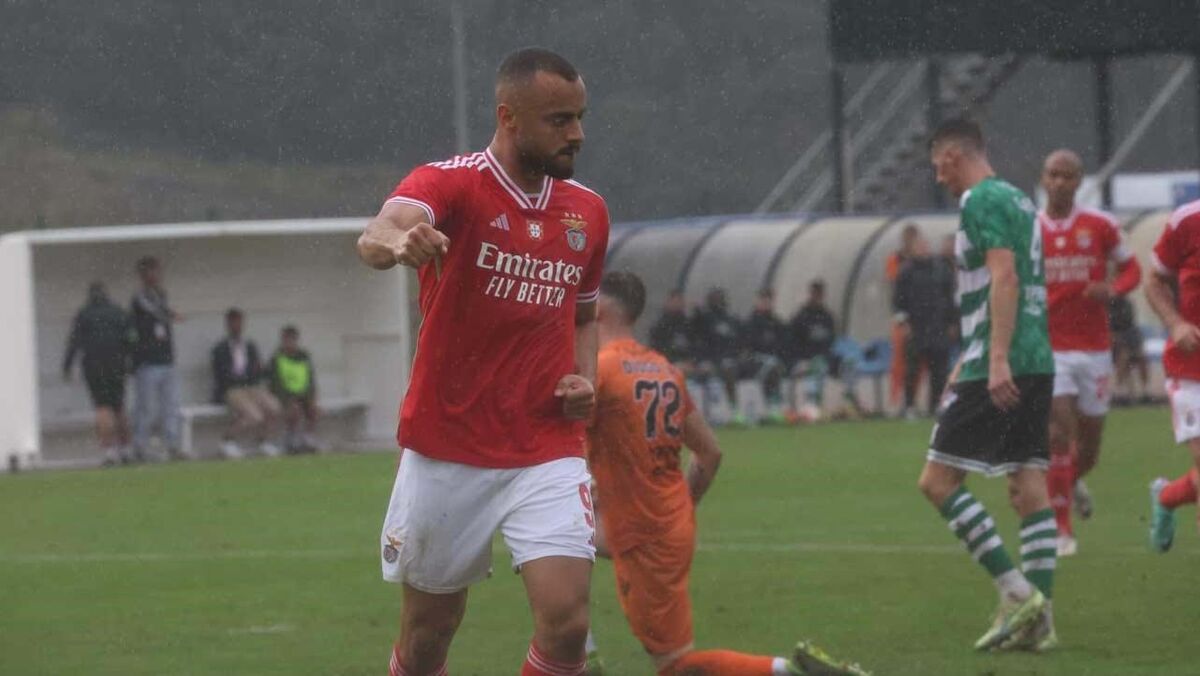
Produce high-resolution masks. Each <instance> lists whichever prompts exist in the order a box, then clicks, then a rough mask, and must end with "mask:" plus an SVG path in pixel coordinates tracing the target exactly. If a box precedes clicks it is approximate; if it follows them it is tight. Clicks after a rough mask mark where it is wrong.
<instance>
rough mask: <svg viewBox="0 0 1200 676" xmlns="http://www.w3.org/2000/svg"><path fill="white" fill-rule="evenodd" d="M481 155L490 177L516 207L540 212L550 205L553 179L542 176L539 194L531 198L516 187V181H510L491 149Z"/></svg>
mask: <svg viewBox="0 0 1200 676" xmlns="http://www.w3.org/2000/svg"><path fill="white" fill-rule="evenodd" d="M483 154H484V157H486V158H487V163H488V167H490V168H491V170H492V176H495V177H496V182H497V183H499V184H500V187H501V188H504V192H506V193H508V195H509V197H511V198H513V200H514V201H515V202H516V203H517V206H519V207H521V208H522V209H535V210H541V209H545V208H546V205H548V204H550V193H551V192H553V190H554V179H552V178H550V177H549V176H543V177H542V190H541V193H540V194H538V195H536V196H535V197H533V198H531V197H529V196H527V195H526V194H525V191H524V190H522V189H521V186H519V185H517V182H516V181H514V180H512V177H511V176H509V175H508V172H506V171H504V166H503V165H501V164H500V161H499V160H497V159H496V156H495V155H493V154H492V149H491V148H488V149H486V150H484V151H483Z"/></svg>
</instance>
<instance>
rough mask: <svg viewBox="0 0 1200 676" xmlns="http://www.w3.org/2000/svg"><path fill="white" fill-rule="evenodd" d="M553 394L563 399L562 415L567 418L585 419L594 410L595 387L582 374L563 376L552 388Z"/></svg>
mask: <svg viewBox="0 0 1200 676" xmlns="http://www.w3.org/2000/svg"><path fill="white" fill-rule="evenodd" d="M554 396H556V397H559V398H560V399H562V400H563V415H565V416H566V417H567V419H568V420H587V419H589V418H591V417H592V412H593V411H595V410H596V388H594V387H592V382H591V381H590V380H588V379H587V378H584V377H583V376H579V375H575V374H574V373H569V374H567V375H565V376H563V377H562V379H561V380H559V381H558V385H556V386H555V388H554Z"/></svg>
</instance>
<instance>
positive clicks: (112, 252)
mask: <svg viewBox="0 0 1200 676" xmlns="http://www.w3.org/2000/svg"><path fill="white" fill-rule="evenodd" d="M356 238H357V231H353V230H344V231H341V232H323V233H321V232H311V231H308V232H305V231H301V232H297V233H296V234H294V235H292V234H288V233H286V232H279V233H277V234H250V235H237V234H232V235H219V236H212V237H204V236H199V237H184V238H174V239H172V238H156V239H143V240H137V239H134V240H118V241H84V242H70V241H47V242H42V243H38V244H35V245H34V246H33V254H32V260H33V269H32V279H33V295H34V305H35V307H36V318H35V321H34V322H33V324H34V325H35V326H36V344H37V351H36V373H37V402H38V404H39V405H40V409H41V413H40V416H41V419H42V420H43V421H48V422H49V421H54V420H62V419H68V418H75V419H78V418H80V417H81V416H83V417H86V415H87V414H88V411H90V402H89V399H88V396H87V392H86V389H85V387H84V385H83V383H82V381H81V379H80V378H79V377H76V379H75V380H74V381H72V382H63V380H62V377H61V375H60V373H61V368H60V367H61V360H62V356H63V350H64V348H65V345H66V340H67V336H68V333H69V330H70V324H71V321H72V318H73V317H74V314H75V312H76V311H77V310H78V309H79V307H80V306H81V305H82V303H83V300H84V296H85V291H86V287H87V285H88V283H89V282H91V281H93V280H99V281H103V282H105V283H106V285H107V286H108V288H109V291H110V293H111V295H112V296H113V299H114V300H115V301H116V302H117V303H119V304H121V305H122V306H128V304H129V300H130V298H131V296H132V294H133V291H134V289H135V288H136V285H137V281H136V275H135V272H134V269H133V266H134V262H135V261H136V260H137V258H138V257H139V256H142V255H146V254H153V255H155V256H158V257H159V258H160V259H161V260H162V261H163V264H164V269H165V286H166V288H167V291H168V294H169V298H170V302H171V304H172V306H173V307H174V308H175V309H176V310H177V311H178V312H180V313H181V314H182V315H183V317H184V319H183V321H182V322H181V323H179V324H177V325H176V327H175V346H176V364H177V367H178V368H179V372H180V375H181V380H182V385H183V387H182V389H183V401H184V403H185V404H188V403H200V402H208V401H210V399H211V392H212V377H211V369H210V362H209V351H210V349H211V348H212V346H213V344H215V343H216V342H217V341H219V340H220V339H221V338H222V336H223V334H224V320H223V316H224V312H225V310H226V309H227V308H229V307H230V306H237V307H240V308H241V309H242V310H243V311H244V312H245V314H246V333H247V335H248V336H249V337H250V338H252V339H254V340H255V341H256V342H257V343H258V345H259V348H260V350H261V351H262V352H263V355H264V358H266V357H267V356H269V355H270V353H271V352H272V351H273V350H274V349H275V347H276V345H277V344H278V335H279V329H280V328H281V327H282V326H283V325H285V324H295V325H296V326H297V327H298V328H299V329H300V333H301V341H302V343H303V345H304V346H305V347H306V348H307V349H308V350H309V351H310V352H311V353H312V355H313V360H314V363H315V365H316V370H317V382H318V388H319V392H320V394H321V395H322V396H324V397H329V398H335V397H361V398H365V399H367V400H368V402H369V408H368V411H367V418H366V433H367V436H368V437H370V438H375V439H380V440H386V439H388V438H390V437H392V436H393V435H394V434H395V426H396V419H397V415H396V414H397V410H398V406H399V403H400V398H401V396H402V393H403V391H404V388H405V387H406V385H407V381H408V370H409V362H410V359H411V350H410V347H409V346H410V345H411V340H410V335H409V333H410V327H409V316H408V314H409V311H410V307H409V305H410V303H409V298H408V291H407V285H408V283H409V276H410V275H409V274H408V273H406V272H404V271H398V270H397V271H389V272H376V271H372V270H369V269H368V268H366V267H365V266H363V265H361V264H360V263H359V261H358V259H357V256H356V254H355V252H354V242H355V239H356ZM132 394H133V393H132V382H131V383H130V391H129V398H128V405H129V406H132V405H133V396H132ZM385 443H386V442H385ZM70 455H77V453H71V454H70Z"/></svg>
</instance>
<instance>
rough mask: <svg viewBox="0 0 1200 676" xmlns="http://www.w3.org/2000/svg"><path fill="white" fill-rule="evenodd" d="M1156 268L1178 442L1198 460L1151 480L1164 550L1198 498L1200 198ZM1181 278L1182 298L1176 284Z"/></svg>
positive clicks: (1172, 227)
mask: <svg viewBox="0 0 1200 676" xmlns="http://www.w3.org/2000/svg"><path fill="white" fill-rule="evenodd" d="M1153 262H1154V274H1152V275H1150V278H1149V279H1148V280H1147V282H1146V300H1148V301H1150V307H1152V308H1154V312H1155V313H1156V314H1158V317H1159V319H1161V320H1162V323H1163V326H1165V327H1167V329H1168V330H1169V331H1170V334H1171V335H1170V340H1169V341H1167V349H1166V351H1165V352H1164V353H1163V370H1164V371H1165V372H1166V374H1167V395H1168V396H1170V398H1171V422H1172V424H1173V426H1174V428H1175V443H1179V444H1187V446H1188V449H1190V450H1191V452H1192V460H1193V461H1194V462H1195V466H1194V467H1192V468H1191V469H1190V470H1189V471H1188V472H1187V473H1185V474H1184V475H1183V476H1181V477H1179V478H1178V479H1175V480H1174V481H1170V482H1168V481H1167V480H1166V479H1164V478H1161V477H1160V478H1158V479H1156V480H1155V481H1154V482H1153V483H1152V484H1150V504H1151V508H1152V519H1151V523H1150V545H1151V546H1152V547H1153V548H1154V549H1157V550H1158V551H1160V552H1165V551H1167V550H1168V549H1170V548H1171V543H1172V542H1174V539H1175V511H1174V510H1175V508H1176V507H1180V506H1182V505H1195V504H1196V482H1197V476H1198V470H1200V328H1198V327H1200V200H1197V201H1195V202H1191V203H1189V204H1185V205H1183V206H1182V207H1180V208H1179V209H1177V210H1176V211H1175V213H1173V214H1171V220H1170V221H1169V222H1168V223H1167V227H1166V228H1165V229H1164V230H1163V233H1162V235H1161V236H1160V237H1159V239H1158V243H1157V244H1155V245H1154V253H1153ZM1173 282H1174V283H1177V284H1178V288H1179V292H1178V298H1176V295H1175V293H1174V291H1173V290H1172V288H1171V287H1172V283H1173Z"/></svg>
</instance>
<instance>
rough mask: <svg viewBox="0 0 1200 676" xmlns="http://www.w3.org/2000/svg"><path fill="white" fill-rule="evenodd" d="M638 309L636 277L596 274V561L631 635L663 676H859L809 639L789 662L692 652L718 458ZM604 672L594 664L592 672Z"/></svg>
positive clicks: (592, 431)
mask: <svg viewBox="0 0 1200 676" xmlns="http://www.w3.org/2000/svg"><path fill="white" fill-rule="evenodd" d="M645 305H646V289H645V287H644V286H643V285H642V281H641V280H640V279H638V277H637V276H636V275H634V274H632V273H628V272H610V273H608V274H606V275H605V276H604V280H603V282H602V283H601V284H600V301H599V306H598V308H597V313H598V320H597V321H598V323H599V329H600V344H601V349H600V357H599V367H598V370H597V378H596V419H595V421H594V422H593V423H592V425H591V427H590V428H589V429H588V459H589V460H590V462H591V467H592V471H593V472H595V476H596V495H597V503H598V504H600V505H601V506H600V508H599V510H598V513H599V515H600V526H601V527H600V528H599V530H598V533H599V534H600V535H601V536H602V537H601V539H600V540H599V543H600V545H601V550H602V551H601V553H602V555H605V556H609V557H610V558H612V561H613V571H614V572H615V573H616V578H617V591H618V594H619V598H620V602H621V609H622V610H623V611H624V613H625V619H626V620H628V621H629V627H630V629H632V630H633V633H634V635H635V636H636V637H637V639H638V641H640V642H641V644H642V646H643V647H644V648H645V649H646V652H647V653H649V654H650V658H651V659H652V660H653V661H654V668H655V671H657V672H658V673H659V674H661V675H662V676H724V675H728V676H793V675H798V674H823V675H825V676H834V675H836V674H848V675H850V676H854V675H855V674H864V673H865V672H863V671H862V670H861V669H860V668H858V667H857V666H854V665H845V664H841V663H838V662H836V661H834V660H833V659H831V658H830V657H829V656H828V655H825V654H824V653H823V652H821V651H820V650H819V649H818V648H816V647H814V646H813V645H812V644H810V643H808V642H801V643H800V644H799V645H798V646H796V649H795V653H794V654H793V656H792V658H791V659H785V658H782V657H770V656H765V655H748V654H746V653H739V652H734V651H732V650H696V649H695V646H694V645H693V643H692V603H691V598H690V596H689V594H688V577H689V575H690V573H691V568H692V555H693V553H695V550H696V517H695V505H696V503H697V502H699V501H700V498H701V497H703V495H704V493H705V491H707V490H708V487H709V485H710V484H711V483H712V480H713V479H714V478H715V477H716V474H717V469H718V468H719V467H720V465H721V450H720V448H719V447H718V445H717V438H716V436H714V435H713V432H712V430H711V429H710V428H709V426H708V423H706V422H705V421H704V416H703V415H702V414H701V413H700V412H699V411H697V410H696V407H695V406H694V405H693V404H692V400H691V398H690V397H688V393H687V383H686V381H685V379H684V376H683V374H682V373H681V372H680V371H679V369H677V368H676V367H675V366H673V365H672V364H671V363H670V362H669V361H668V360H667V358H666V357H664V356H662V355H661V354H659V353H657V352H655V351H654V350H651V349H650V348H648V347H645V346H644V345H641V344H640V343H638V342H637V340H636V339H635V338H634V337H633V325H634V323H635V322H636V321H637V319H638V317H639V316H640V315H641V314H642V310H643V309H644V308H645ZM685 444H686V445H687V447H688V448H689V449H690V450H691V451H692V461H691V463H690V466H689V467H688V468H687V474H686V476H685V475H684V470H683V468H682V467H681V463H680V454H681V451H682V450H683V446H684V445H685ZM604 550H607V552H605V551H604ZM601 669H602V668H601V667H600V666H599V665H597V664H595V663H593V668H592V670H591V673H592V674H596V673H601Z"/></svg>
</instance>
